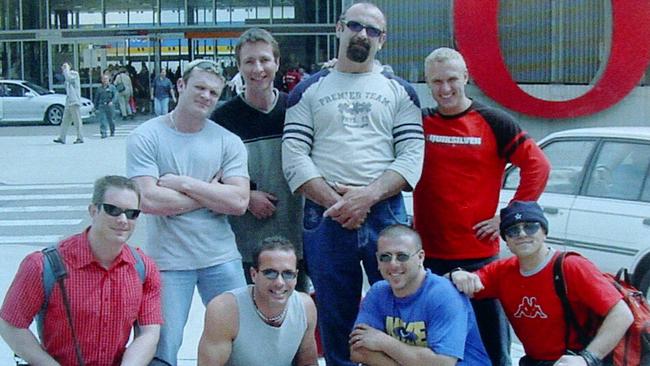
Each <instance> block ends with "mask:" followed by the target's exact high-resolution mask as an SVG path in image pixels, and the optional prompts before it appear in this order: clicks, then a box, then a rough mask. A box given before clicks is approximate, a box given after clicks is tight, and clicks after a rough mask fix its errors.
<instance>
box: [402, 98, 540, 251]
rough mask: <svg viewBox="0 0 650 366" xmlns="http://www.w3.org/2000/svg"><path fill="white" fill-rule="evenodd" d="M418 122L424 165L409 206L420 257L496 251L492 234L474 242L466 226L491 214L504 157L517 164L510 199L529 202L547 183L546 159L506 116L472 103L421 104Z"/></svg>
mask: <svg viewBox="0 0 650 366" xmlns="http://www.w3.org/2000/svg"><path fill="white" fill-rule="evenodd" d="M423 127H424V138H425V148H424V149H425V150H424V167H423V169H422V177H421V178H420V182H419V183H418V185H417V187H416V188H415V192H414V194H413V208H414V219H415V228H416V230H417V231H418V232H419V233H420V235H421V236H422V243H423V246H424V251H425V254H426V256H427V258H438V259H449V260H456V259H479V258H487V257H491V256H493V255H496V254H497V253H498V251H499V240H498V239H496V240H488V239H484V240H478V239H477V238H476V234H475V230H474V229H473V227H474V225H476V224H477V223H479V222H481V221H483V220H487V219H489V218H492V217H494V215H495V213H496V209H497V205H498V203H499V192H500V189H501V182H502V180H503V173H504V169H505V166H506V163H508V162H512V163H513V164H514V165H516V166H518V167H520V168H521V183H520V185H519V188H518V189H517V193H516V194H515V196H514V198H513V200H521V201H535V200H537V199H538V198H539V196H540V195H541V194H542V192H543V191H544V187H545V186H546V180H547V179H548V174H549V170H550V165H549V163H548V160H547V159H546V157H545V156H544V153H543V152H542V151H541V150H540V149H539V147H538V146H537V144H535V142H534V141H533V140H532V139H531V138H530V137H528V135H527V134H526V133H525V132H524V131H522V130H521V129H520V128H519V126H518V125H517V123H516V122H515V121H514V119H513V118H512V117H510V116H509V115H507V114H506V113H504V112H502V111H499V110H497V109H494V108H489V107H486V106H483V105H481V104H480V103H477V102H473V103H472V105H471V107H470V108H469V109H468V110H467V111H465V112H463V113H461V114H459V115H455V116H443V115H441V114H440V113H439V112H438V111H437V110H432V109H424V110H423Z"/></svg>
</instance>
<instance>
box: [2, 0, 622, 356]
mask: <svg viewBox="0 0 650 366" xmlns="http://www.w3.org/2000/svg"><path fill="white" fill-rule="evenodd" d="M386 32H387V31H386V18H385V16H384V14H383V13H382V12H381V10H380V9H379V8H377V7H376V6H375V5H373V4H370V3H365V2H362V3H356V4H354V5H352V6H350V7H349V8H348V9H346V10H345V11H344V12H343V14H342V15H341V18H340V20H339V21H338V22H337V24H336V35H337V37H338V38H339V50H338V58H337V61H336V62H335V63H334V64H333V66H331V67H329V68H325V69H323V70H321V71H320V72H318V73H316V74H315V75H313V76H311V77H310V78H308V79H307V80H303V81H302V82H301V83H300V84H298V85H297V86H296V88H295V89H294V90H293V91H292V92H291V94H289V95H286V94H284V93H282V92H279V91H278V90H276V89H274V88H273V80H274V78H275V75H276V73H277V71H278V67H279V62H280V51H279V47H278V44H277V42H276V41H275V40H274V39H273V37H272V35H271V34H270V33H269V32H267V31H265V30H261V29H257V28H254V29H250V30H248V31H246V32H244V34H242V36H241V37H240V40H239V42H238V44H237V46H236V48H235V53H236V58H237V64H238V67H239V72H240V74H241V76H242V78H243V79H244V81H245V85H246V87H245V89H244V92H242V93H240V94H239V95H238V96H237V97H236V98H234V99H232V100H231V101H229V102H228V103H226V104H224V105H223V106H221V107H220V108H218V109H217V110H216V111H214V112H213V109H214V107H215V106H216V103H217V100H218V99H219V96H220V94H221V91H222V90H223V88H224V86H225V85H226V81H225V79H224V77H223V75H222V73H221V70H220V68H219V66H218V65H217V64H216V63H214V62H212V61H207V60H196V61H193V62H191V63H190V64H188V65H187V66H186V68H185V71H184V73H183V75H182V78H181V79H179V81H178V83H177V88H178V101H177V105H176V108H175V109H174V110H173V111H172V112H170V113H167V114H162V115H160V116H158V117H156V118H153V119H151V120H149V121H147V122H145V123H144V124H142V125H141V126H139V127H138V128H137V129H136V130H135V131H134V132H133V133H132V134H131V136H130V137H129V139H128V141H127V176H128V177H130V179H126V178H119V177H117V178H116V177H109V178H102V179H100V180H99V181H98V182H97V183H96V186H95V194H94V196H93V202H92V203H91V205H90V206H89V212H90V215H91V218H92V222H91V226H90V228H89V229H88V230H87V231H86V232H85V233H83V234H80V235H77V236H75V237H72V238H70V239H66V240H65V241H63V242H62V243H61V244H59V246H58V248H59V251H60V252H61V253H62V256H63V259H64V262H65V263H66V265H67V266H68V270H69V277H68V279H67V280H65V281H64V282H65V285H66V286H67V287H68V288H69V289H70V291H69V292H70V299H71V301H70V306H71V308H72V310H73V311H72V314H73V315H74V319H73V320H72V321H71V322H70V325H67V323H66V315H65V312H64V308H65V306H64V304H62V302H63V299H62V295H61V291H60V290H59V289H58V288H55V289H54V290H53V292H52V294H51V296H50V300H49V301H48V302H47V303H46V305H45V306H43V313H44V314H43V315H44V316H45V322H44V324H45V328H44V338H42V344H41V345H39V343H38V342H37V340H36V338H35V337H34V336H33V335H32V334H31V332H30V331H29V330H28V329H27V326H28V325H29V323H30V322H31V319H32V318H33V317H34V316H35V315H36V314H37V313H38V312H39V310H40V309H41V305H42V304H43V303H44V301H43V300H44V299H45V298H46V294H45V293H44V291H43V289H42V287H41V286H34V284H38V283H43V279H42V277H44V271H45V270H44V269H43V268H44V266H43V264H44V263H45V261H44V257H43V255H42V254H41V253H35V254H32V255H30V256H29V257H27V259H25V261H24V262H23V263H22V264H21V267H20V269H19V272H18V275H17V277H16V279H15V281H14V283H13V284H12V287H11V288H10V290H9V293H8V295H7V297H6V298H5V303H4V305H3V307H2V310H1V311H0V318H1V319H0V334H1V335H2V336H3V338H5V340H7V342H8V343H9V345H10V346H11V347H12V348H13V349H14V350H15V351H16V353H18V354H19V355H21V356H22V357H24V358H25V359H26V360H28V361H29V362H30V363H32V364H57V363H56V362H59V363H60V364H66V365H67V364H74V360H75V356H76V354H78V353H81V354H82V355H83V357H84V359H85V361H86V364H88V365H91V364H115V365H118V364H123V365H126V364H140V365H143V364H151V365H176V363H177V354H178V350H179V348H180V346H181V343H182V341H183V329H184V326H185V323H186V321H187V318H188V312H189V309H190V304H191V300H192V296H193V292H194V289H195V288H197V289H198V292H199V294H200V296H201V299H202V301H203V303H204V305H206V307H207V309H206V315H205V324H204V329H203V334H202V336H201V340H200V344H199V350H198V363H199V365H214V364H216V365H226V364H227V365H262V364H263V365H289V364H292V363H293V364H297V365H315V364H317V352H316V342H315V339H314V329H315V328H316V324H317V323H318V327H319V330H320V335H321V339H322V344H323V347H324V350H325V359H326V362H327V364H328V365H354V364H356V363H359V362H361V363H364V364H368V365H424V364H434V365H454V364H466V365H509V364H510V363H511V361H510V356H509V348H510V336H509V330H508V324H507V319H510V321H511V323H512V324H513V326H514V329H515V331H516V332H517V335H518V336H519V338H520V339H521V340H522V342H523V343H524V347H525V349H526V352H527V353H529V354H530V357H529V358H525V359H524V361H523V362H537V361H546V362H549V361H552V362H555V360H558V359H559V361H558V364H566V365H583V364H585V363H586V364H587V365H588V366H593V365H595V364H596V363H594V362H596V361H598V360H599V359H602V358H603V357H605V356H606V355H607V354H608V353H609V351H611V349H612V348H613V347H614V344H615V342H616V340H617V339H618V338H620V336H622V334H623V333H624V331H625V329H626V328H627V325H629V322H630V321H631V315H630V314H629V309H627V308H626V307H625V304H621V301H620V296H618V297H617V295H616V293H615V292H612V291H609V292H608V296H607V297H606V298H604V299H602V301H601V300H600V299H599V300H598V302H596V301H594V304H593V305H592V304H591V303H589V302H588V301H587V300H588V299H590V298H589V297H588V296H591V295H593V294H594V293H596V292H597V291H599V290H602V291H605V290H607V289H606V286H605V285H604V282H603V281H599V282H598V281H591V282H589V280H588V279H590V278H591V277H590V276H594V275H595V274H596V273H597V270H596V269H595V268H593V265H590V264H589V262H587V261H586V260H584V259H582V258H575V259H574V258H570V259H569V258H568V259H569V260H567V263H566V265H567V269H570V270H569V271H568V272H569V273H568V274H570V275H571V278H572V279H571V280H569V289H571V288H580V289H582V288H584V287H589V286H591V287H590V288H593V291H591V290H590V291H587V292H586V293H585V295H584V297H583V295H582V294H581V295H577V294H576V295H574V297H575V301H576V302H578V301H579V302H580V303H581V304H582V305H583V308H581V313H580V314H582V315H584V316H583V318H581V319H580V320H581V321H584V320H585V318H586V315H587V314H588V313H589V312H590V311H593V312H594V313H596V314H598V315H602V316H605V322H604V323H603V325H602V328H603V329H604V330H606V331H607V335H601V334H600V332H599V333H598V334H599V336H597V337H596V338H594V340H593V341H592V342H591V343H590V344H589V345H588V346H587V347H586V348H585V349H584V350H583V352H582V356H562V355H563V354H564V351H565V350H567V349H577V347H578V345H577V344H576V342H573V343H572V344H571V345H569V346H571V347H568V346H564V345H562V344H561V343H557V342H559V341H558V340H557V339H555V340H554V339H553V338H551V337H547V336H546V335H548V334H559V333H561V332H563V330H564V328H563V326H562V324H563V318H562V315H561V312H559V311H557V304H555V302H557V300H556V299H551V300H548V301H549V305H547V304H546V303H545V302H542V299H544V297H549V294H548V291H547V292H543V291H541V290H539V289H540V288H544V286H546V288H547V287H548V286H550V285H549V284H548V283H547V282H544V281H546V280H549V279H548V278H547V277H548V276H547V274H548V269H547V267H548V264H549V263H550V262H551V261H550V258H551V257H552V256H553V252H552V251H551V250H549V249H548V247H547V246H546V245H545V244H544V243H543V239H544V237H545V235H546V234H547V233H548V224H547V223H546V221H545V218H544V216H543V213H542V211H541V209H540V208H539V206H537V205H536V204H535V203H534V202H531V201H535V200H536V199H537V198H538V197H539V195H540V194H541V192H542V191H543V189H544V186H545V183H546V179H547V177H548V174H549V169H550V167H549V164H548V162H547V160H546V158H545V157H544V155H543V153H542V152H541V150H540V149H539V148H538V147H537V145H536V144H535V143H534V142H533V140H532V139H530V138H529V137H528V136H527V135H526V134H525V132H523V131H522V130H521V129H520V128H519V126H518V125H517V124H516V123H515V121H514V120H513V119H512V117H510V116H508V115H507V114H505V113H503V112H500V111H498V110H495V109H493V108H489V107H486V106H484V105H481V104H480V103H477V102H475V101H472V100H471V99H469V98H468V97H467V96H466V95H465V85H466V84H467V82H468V72H467V68H466V66H465V63H464V61H463V58H462V56H461V55H460V54H459V53H458V52H456V51H454V50H451V49H448V48H440V49H437V50H435V51H434V52H432V53H431V55H429V56H428V57H427V59H426V61H425V74H426V75H425V76H426V82H427V84H428V85H429V87H430V89H431V92H432V96H433V98H434V99H435V100H436V102H437V104H438V107H437V108H436V109H424V110H421V109H420V105H419V101H418V98H417V95H416V93H415V90H414V89H413V87H412V86H410V85H409V84H408V83H406V82H405V81H403V80H402V79H400V78H398V77H396V76H395V75H393V74H392V73H391V72H388V71H386V70H385V68H383V67H382V66H381V65H379V64H378V63H377V62H376V61H375V55H376V53H377V52H378V51H379V50H380V49H381V47H382V46H383V45H384V42H385V41H386V35H387V33H386ZM208 118H211V119H212V120H213V121H215V122H217V123H213V122H212V121H211V120H210V119H208ZM507 162H512V163H513V164H515V165H517V166H519V167H520V168H521V183H520V186H519V188H518V190H517V194H516V195H515V197H514V199H513V203H511V205H509V206H508V207H507V208H505V209H504V211H502V212H501V215H496V216H495V215H494V213H495V212H496V209H497V204H498V195H499V186H500V181H501V178H502V175H503V171H504V167H505V164H506V163H507ZM104 181H108V183H102V182H104ZM102 187H104V188H102ZM404 190H414V206H415V229H412V228H410V227H409V226H408V225H407V224H408V222H407V216H406V211H405V208H404V203H403V198H402V195H401V191H404ZM140 210H142V212H144V213H146V214H149V215H150V217H149V221H148V225H147V230H148V243H147V247H146V252H147V254H148V255H149V256H150V257H151V258H152V259H149V257H147V256H146V255H144V254H142V253H141V252H140V251H139V250H138V251H133V250H129V248H128V247H127V246H126V240H127V239H128V237H129V235H130V234H131V232H132V230H133V227H134V225H135V220H136V218H137V217H138V215H139V213H140ZM300 222H302V227H301V226H300ZM500 234H501V236H502V237H503V238H504V240H506V242H507V244H508V246H509V247H510V249H511V251H512V252H513V253H514V254H515V257H513V258H512V259H507V260H505V261H504V260H497V253H498V245H499V241H498V240H499V235H500ZM301 245H302V246H303V247H302V248H301ZM303 253H304V254H303ZM549 253H550V254H549ZM303 255H304V263H305V264H306V268H305V269H306V270H304V269H303V267H304V266H303V263H302V262H303V260H302V256H303ZM138 258H142V259H141V261H143V262H144V267H145V268H146V276H145V277H144V279H140V278H139V277H138V271H137V268H138V265H137V263H138ZM154 263H155V264H154ZM360 263H362V264H363V270H364V271H365V274H366V275H367V278H368V280H369V282H370V283H371V284H372V287H371V289H370V290H369V292H368V293H367V294H366V296H365V298H364V299H363V300H361V295H362V293H361V290H362V278H363V273H362V272H363V271H362V269H361V266H360ZM461 268H462V269H461ZM158 270H159V271H160V272H159V273H160V275H158ZM471 271H477V272H476V273H475V274H474V273H472V272H471ZM506 271H507V272H506ZM305 272H308V274H309V277H310V278H311V280H312V282H313V285H314V288H315V299H316V304H314V302H313V301H312V299H311V298H310V297H309V296H307V295H306V294H303V293H298V292H296V291H294V290H295V289H296V288H298V289H302V290H304V289H305V288H306V287H305V284H304V279H303V278H302V277H301V276H303V275H304V273H305ZM91 273H92V275H91ZM538 273H539V274H545V275H544V278H541V280H539V279H536V281H540V283H542V282H544V283H543V285H542V284H537V283H533V282H529V281H531V280H533V279H534V278H535V275H536V274H538ZM444 274H446V276H447V278H449V279H450V280H451V281H450V280H447V279H446V278H443V277H442V276H441V275H444ZM517 276H518V277H517ZM515 277H517V281H518V282H519V283H520V284H521V285H520V288H519V291H518V292H515V293H512V292H511V291H509V288H510V287H511V284H512V282H511V281H512V279H513V278H515ZM382 278H383V279H384V281H381V279H382ZM573 278H576V280H573ZM123 281H128V282H127V283H123ZM572 281H580V282H572ZM596 282H598V283H596ZM247 283H248V284H247ZM529 283H533V286H532V287H531V286H529V285H528V284H529ZM574 286H575V287H574ZM461 292H463V293H466V294H471V295H473V296H474V298H473V299H472V300H471V302H470V300H469V299H468V298H467V297H466V296H465V295H463V294H462V293H461ZM531 296H537V299H538V300H539V301H540V304H541V305H542V308H541V309H542V310H544V311H545V313H544V315H545V316H543V317H542V316H540V317H538V319H535V321H534V322H531V321H529V319H521V312H520V310H519V309H518V308H517V306H516V304H517V302H519V303H521V301H522V298H526V299H528V298H530V297H531ZM570 297H571V296H570ZM22 299H28V300H29V305H30V306H27V307H20V306H16V304H17V303H18V301H23V300H22ZM87 299H90V301H87ZM495 299H498V300H501V303H502V304H503V305H504V307H505V313H504V310H503V309H502V308H501V306H500V305H499V302H497V301H496V300H495ZM360 301H361V305H359V304H360ZM544 301H546V300H544ZM125 304H126V306H125ZM119 306H122V307H119ZM552 306H554V308H551V307H552ZM547 309H548V311H547ZM626 310H627V312H626ZM316 314H318V317H317V316H316ZM475 314H476V315H475ZM518 314H519V315H518ZM163 319H164V322H163ZM317 319H318V321H317ZM90 320H92V321H90ZM136 322H137V327H138V328H139V329H140V331H139V332H137V333H136V336H135V338H134V339H133V341H132V342H131V344H130V345H129V346H128V347H126V345H127V340H128V333H129V330H130V328H131V326H132V325H134V323H136ZM118 324H119V326H118ZM71 329H74V330H76V332H72V331H71ZM106 329H117V330H116V331H115V334H114V332H113V331H110V332H108V331H106ZM539 329H550V330H549V331H548V332H547V333H543V334H544V336H543V337H540V336H539V335H538V336H533V335H531V333H532V332H536V331H537V330H539ZM75 333H76V336H75V335H74V334H75ZM617 337H618V338H617ZM75 338H78V339H80V340H81V341H80V342H79V343H80V344H79V347H74V344H75V342H76V341H74V339H75ZM542 338H543V339H542ZM558 338H561V337H558ZM574 339H575V337H574ZM540 342H543V343H540ZM551 345H552V347H551ZM75 348H76V349H77V350H75ZM579 350H582V349H579ZM77 357H78V355H77ZM590 362H591V363H590ZM532 364H535V363H529V364H525V365H532Z"/></svg>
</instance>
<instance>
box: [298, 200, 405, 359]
mask: <svg viewBox="0 0 650 366" xmlns="http://www.w3.org/2000/svg"><path fill="white" fill-rule="evenodd" d="M324 211H325V209H324V208H323V207H321V206H319V205H317V204H316V203H314V202H312V201H310V200H306V201H305V208H304V218H303V245H304V253H305V254H304V257H305V260H306V262H307V273H308V275H309V277H310V278H311V280H312V283H313V284H314V288H315V290H316V306H317V307H318V326H319V328H320V335H321V340H322V342H323V347H324V349H325V359H326V361H327V364H328V365H355V364H354V363H352V362H351V361H350V350H349V345H348V339H349V335H350V332H351V331H352V327H353V325H354V321H355V320H356V318H357V313H358V312H359V301H360V300H361V287H362V281H363V274H362V271H361V266H360V265H359V262H360V261H361V262H363V267H364V269H365V272H366V275H367V276H368V281H369V282H370V283H371V284H373V283H375V282H377V281H378V280H380V279H381V274H380V273H379V270H378V268H377V259H376V257H375V255H376V252H377V237H378V235H379V232H380V231H381V230H383V229H384V228H385V227H387V226H389V225H392V224H396V223H401V224H406V220H407V218H406V210H405V208H404V200H403V199H402V195H401V194H398V195H396V196H393V197H391V198H388V199H386V200H384V201H382V202H379V203H377V204H376V205H374V206H373V207H372V209H371V210H370V213H369V214H368V217H367V218H366V221H365V222H364V224H363V225H362V226H361V228H359V229H357V230H348V229H344V228H343V227H341V224H339V223H338V222H336V221H334V220H332V219H331V218H329V217H326V218H324V217H323V212H324Z"/></svg>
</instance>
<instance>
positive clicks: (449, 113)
mask: <svg viewBox="0 0 650 366" xmlns="http://www.w3.org/2000/svg"><path fill="white" fill-rule="evenodd" d="M425 78H426V81H427V84H428V85H429V87H430V89H431V94H432V96H433V99H435V101H436V102H437V104H438V106H437V107H436V108H435V109H430V108H425V109H424V110H423V119H422V123H423V127H424V139H425V145H424V146H425V147H424V149H425V150H424V166H423V169H422V177H421V178H420V182H419V183H418V185H417V187H416V188H415V192H414V194H413V207H414V220H415V221H414V223H415V229H416V230H417V231H418V232H419V233H420V235H421V236H422V243H423V246H424V251H425V253H426V259H425V261H424V265H425V267H427V268H429V269H431V271H432V272H434V273H436V274H439V275H442V274H445V273H447V272H449V271H450V270H451V269H452V268H456V267H464V268H467V269H470V270H476V269H478V268H481V267H482V266H484V265H486V264H487V263H489V262H491V261H494V260H495V259H496V258H497V256H498V253H499V232H498V228H499V216H498V215H497V216H495V212H496V210H497V205H498V203H499V192H500V188H501V182H502V178H503V173H504V170H505V166H506V164H507V163H508V162H511V163H513V164H514V165H516V166H518V167H520V168H521V181H520V184H519V187H518V189H517V192H516V194H515V196H514V199H515V200H527V201H532V200H537V199H538V198H539V196H540V194H541V193H542V191H543V190H544V187H545V186H546V180H547V178H548V174H549V170H550V166H549V163H548V160H547V159H546V157H545V156H544V153H543V152H542V151H541V150H540V149H539V147H538V146H537V144H535V142H534V141H533V140H532V139H531V138H530V137H529V136H528V135H527V134H526V132H524V131H522V130H521V128H520V127H519V125H518V124H517V123H516V122H515V120H514V119H513V118H512V117H511V116H510V115H508V114H506V113H504V112H502V111H500V110H497V109H495V108H490V107H487V106H485V105H483V104H481V103H478V102H476V101H473V100H471V99H470V98H469V97H467V95H466V94H465V85H466V84H467V81H468V79H469V76H468V72H467V66H466V65H465V61H464V59H463V57H462V55H461V54H460V53H458V52H457V51H455V50H452V49H450V48H438V49H436V50H434V51H433V52H431V54H430V55H429V56H428V57H427V58H426V60H425ZM472 306H473V307H474V311H475V313H476V319H477V321H478V325H479V328H480V330H481V336H482V337H483V342H484V344H485V348H486V350H487V351H488V354H489V355H490V359H491V360H492V364H493V365H495V366H509V365H510V363H511V360H510V357H509V350H510V333H509V328H508V325H507V321H506V319H505V316H504V314H503V310H502V309H501V307H500V306H499V304H498V302H496V301H493V300H485V301H472Z"/></svg>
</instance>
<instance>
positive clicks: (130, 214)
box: [97, 203, 140, 220]
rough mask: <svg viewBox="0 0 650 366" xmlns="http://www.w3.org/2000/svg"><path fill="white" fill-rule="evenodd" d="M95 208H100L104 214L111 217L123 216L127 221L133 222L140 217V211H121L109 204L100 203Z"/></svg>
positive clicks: (131, 209)
mask: <svg viewBox="0 0 650 366" xmlns="http://www.w3.org/2000/svg"><path fill="white" fill-rule="evenodd" d="M97 206H101V208H102V209H103V210H104V212H106V213H107V214H109V215H111V216H113V217H118V216H120V215H121V214H124V216H126V218H127V219H129V220H135V219H137V218H138V216H140V210H136V209H134V208H129V209H123V208H121V207H117V206H114V205H111V204H110V203H100V204H98V205H97Z"/></svg>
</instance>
